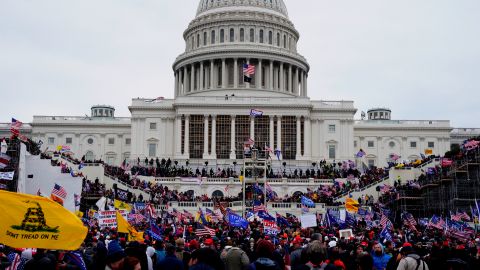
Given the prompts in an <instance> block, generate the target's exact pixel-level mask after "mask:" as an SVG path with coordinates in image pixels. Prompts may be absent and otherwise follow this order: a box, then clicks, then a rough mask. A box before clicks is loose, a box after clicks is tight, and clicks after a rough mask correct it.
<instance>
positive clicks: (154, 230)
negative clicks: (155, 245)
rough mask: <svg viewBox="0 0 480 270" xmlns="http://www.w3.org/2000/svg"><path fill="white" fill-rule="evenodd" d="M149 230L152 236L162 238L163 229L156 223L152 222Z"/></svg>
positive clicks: (157, 238)
mask: <svg viewBox="0 0 480 270" xmlns="http://www.w3.org/2000/svg"><path fill="white" fill-rule="evenodd" d="M148 232H149V233H150V236H151V237H152V238H154V239H156V240H162V234H163V230H162V229H160V228H159V227H158V226H157V225H156V224H155V223H153V222H151V223H150V230H149V231H148Z"/></svg>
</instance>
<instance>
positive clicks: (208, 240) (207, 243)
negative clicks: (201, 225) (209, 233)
mask: <svg viewBox="0 0 480 270" xmlns="http://www.w3.org/2000/svg"><path fill="white" fill-rule="evenodd" d="M203 243H204V244H205V245H207V246H211V245H213V239H212V238H208V239H205V241H204V242H203Z"/></svg>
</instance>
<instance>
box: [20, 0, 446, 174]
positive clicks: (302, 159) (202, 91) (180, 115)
mask: <svg viewBox="0 0 480 270" xmlns="http://www.w3.org/2000/svg"><path fill="white" fill-rule="evenodd" d="M291 3H293V1H291ZM179 23H180V22H179ZM300 30H301V29H300ZM178 38H180V33H179V36H178ZM183 38H184V40H185V52H184V53H182V54H181V55H179V56H178V57H177V58H176V60H175V62H174V63H173V65H172V80H174V82H175V86H174V89H171V90H172V91H173V93H174V98H173V99H163V98H156V99H153V98H151V99H133V100H132V102H131V105H130V106H129V110H130V112H131V117H129V118H119V117H115V109H114V108H113V107H111V106H106V105H99V106H93V107H92V108H91V113H90V115H89V116H34V118H33V121H32V122H31V123H30V125H29V126H28V129H29V130H28V132H27V135H28V136H30V137H32V138H33V139H34V140H37V141H42V142H43V145H42V148H43V150H45V151H47V152H48V151H54V150H55V149H56V148H57V146H58V145H68V146H70V148H71V150H72V152H73V153H74V154H75V156H76V157H77V158H81V157H83V156H85V158H86V159H90V160H93V159H102V160H104V161H106V162H107V163H109V164H115V165H119V164H120V163H121V162H122V161H123V160H125V159H127V160H133V159H135V160H136V159H137V158H140V159H142V160H143V159H145V158H149V159H150V158H154V159H155V158H156V157H159V158H172V159H174V160H178V161H180V162H181V163H182V162H185V161H187V160H188V161H189V162H190V163H191V164H203V163H204V162H205V161H210V162H209V163H210V164H232V163H233V162H235V161H237V162H239V163H241V159H242V158H243V147H244V143H245V142H246V141H248V140H250V139H251V140H254V141H255V145H257V146H259V147H262V148H264V147H269V148H271V149H273V150H275V151H276V152H277V153H278V157H277V156H276V155H275V156H274V155H273V154H272V156H273V163H274V164H276V166H280V164H282V163H283V162H286V163H287V164H289V166H308V164H310V165H311V164H312V163H313V162H318V161H320V160H327V161H334V160H336V161H340V160H353V159H355V154H356V153H357V152H358V151H359V150H360V149H362V150H363V151H364V152H365V156H364V157H363V158H362V160H363V162H364V163H365V164H366V165H368V166H385V165H386V164H387V162H388V161H390V158H391V157H392V155H398V156H400V157H401V159H402V160H416V159H418V158H420V154H422V153H424V152H425V150H428V151H430V150H431V151H432V153H433V154H436V155H443V154H444V153H445V152H446V151H448V150H450V141H451V131H452V128H451V126H450V122H449V121H438V120H392V118H394V112H391V111H390V110H389V109H387V108H373V109H371V110H369V111H368V112H367V113H366V114H365V117H362V119H355V118H354V116H355V114H356V113H357V109H356V108H355V104H354V101H345V100H341V101H340V100H339V101H327V100H311V99H310V98H309V92H311V91H319V90H318V89H311V87H310V86H309V85H308V78H309V76H316V75H315V74H312V73H310V72H309V71H310V66H309V64H308V61H307V59H306V58H305V57H303V56H302V55H301V52H299V51H297V44H298V42H301V40H300V39H299V32H298V30H297V29H296V28H295V26H294V24H293V22H292V21H290V19H289V16H288V12H287V7H286V5H285V3H284V1H283V0H248V1H247V0H200V3H199V5H198V10H197V13H196V16H195V18H193V20H192V21H191V22H190V24H189V25H188V28H187V29H186V30H185V31H184V32H183ZM244 67H254V69H255V72H254V73H253V74H246V73H245V70H244ZM245 76H247V77H249V78H247V79H246V78H245ZM385 105H387V106H388V104H385ZM251 110H256V111H257V112H260V114H261V115H256V116H251Z"/></svg>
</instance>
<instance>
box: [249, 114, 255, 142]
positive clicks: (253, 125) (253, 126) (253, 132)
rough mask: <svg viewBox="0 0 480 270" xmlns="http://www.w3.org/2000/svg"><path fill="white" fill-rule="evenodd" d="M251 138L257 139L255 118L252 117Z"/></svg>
mask: <svg viewBox="0 0 480 270" xmlns="http://www.w3.org/2000/svg"><path fill="white" fill-rule="evenodd" d="M250 138H251V139H252V140H255V118H254V117H250Z"/></svg>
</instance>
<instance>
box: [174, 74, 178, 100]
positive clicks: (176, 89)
mask: <svg viewBox="0 0 480 270" xmlns="http://www.w3.org/2000/svg"><path fill="white" fill-rule="evenodd" d="M177 96H178V71H175V97H177Z"/></svg>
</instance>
